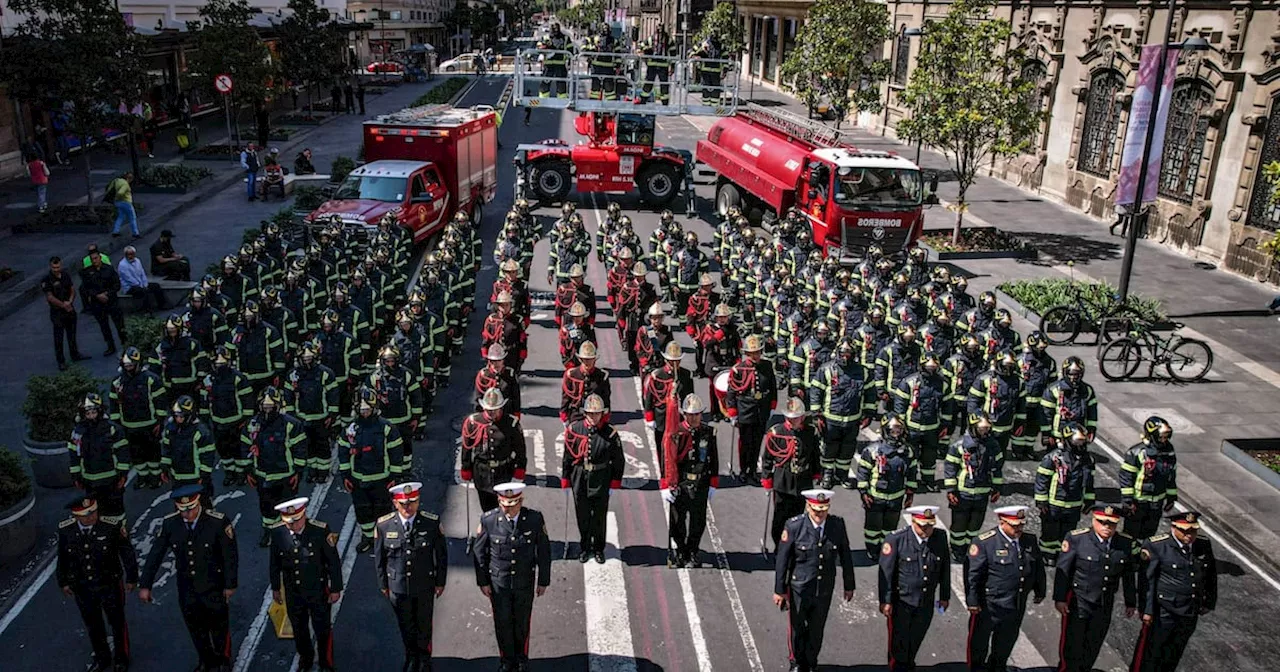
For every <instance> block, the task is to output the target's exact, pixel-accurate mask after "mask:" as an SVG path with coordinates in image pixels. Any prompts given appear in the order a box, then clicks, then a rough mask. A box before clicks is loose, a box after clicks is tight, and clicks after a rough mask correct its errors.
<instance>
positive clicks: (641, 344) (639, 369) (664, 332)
mask: <svg viewBox="0 0 1280 672" xmlns="http://www.w3.org/2000/svg"><path fill="white" fill-rule="evenodd" d="M645 313H646V317H647V318H648V323H647V324H645V325H644V326H641V327H640V328H639V329H637V330H636V343H635V347H634V348H632V349H631V350H632V351H631V352H630V353H628V354H629V355H630V356H631V357H632V360H631V372H632V373H639V374H642V375H646V376H647V375H649V372H651V371H653V370H654V369H656V368H658V367H659V366H662V362H661V361H660V359H659V358H660V357H661V353H663V352H665V351H666V348H667V344H669V343H672V342H674V341H675V338H676V337H675V335H674V334H672V333H671V327H669V326H667V325H666V324H665V323H664V319H665V318H666V316H667V314H666V312H665V311H664V310H663V309H662V304H661V303H660V302H658V301H654V302H653V304H652V305H650V306H649V310H647V311H645Z"/></svg>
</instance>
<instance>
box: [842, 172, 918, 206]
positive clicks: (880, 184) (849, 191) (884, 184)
mask: <svg viewBox="0 0 1280 672" xmlns="http://www.w3.org/2000/svg"><path fill="white" fill-rule="evenodd" d="M920 195H921V194H920V171H918V170H903V169H900V168H862V167H852V166H841V167H840V168H839V169H838V170H837V171H836V189H835V195H834V197H835V202H836V203H838V204H840V205H847V206H852V207H860V208H863V207H867V206H879V207H885V206H888V207H895V206H904V207H913V206H917V205H920Z"/></svg>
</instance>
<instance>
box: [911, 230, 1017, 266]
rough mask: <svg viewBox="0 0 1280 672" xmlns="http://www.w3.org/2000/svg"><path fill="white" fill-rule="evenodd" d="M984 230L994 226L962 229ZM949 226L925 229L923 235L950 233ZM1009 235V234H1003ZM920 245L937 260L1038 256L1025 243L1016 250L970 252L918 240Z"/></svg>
mask: <svg viewBox="0 0 1280 672" xmlns="http://www.w3.org/2000/svg"><path fill="white" fill-rule="evenodd" d="M984 230H996V231H998V230H999V229H997V228H996V227H994V226H967V227H965V228H964V231H968V232H980V231H984ZM951 231H952V230H951V228H946V229H925V230H924V234H923V235H925V236H929V235H950V234H951ZM1005 235H1010V234H1007V233H1006V234H1005ZM920 245H921V246H923V247H924V248H925V249H927V250H929V251H930V252H932V253H933V258H934V259H936V260H938V261H962V260H965V259H1035V258H1036V257H1038V256H1039V253H1038V252H1036V250H1035V249H1034V248H1031V247H1028V246H1027V245H1026V244H1025V243H1023V244H1022V245H1021V247H1019V248H1018V249H1016V250H973V251H970V252H942V251H939V250H937V249H934V248H933V247H932V246H931V245H929V244H928V243H926V242H924V240H923V239H921V241H920Z"/></svg>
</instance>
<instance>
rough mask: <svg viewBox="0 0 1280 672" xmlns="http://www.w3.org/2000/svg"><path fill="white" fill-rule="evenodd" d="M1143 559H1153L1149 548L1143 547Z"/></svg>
mask: <svg viewBox="0 0 1280 672" xmlns="http://www.w3.org/2000/svg"><path fill="white" fill-rule="evenodd" d="M1142 559H1143V560H1150V559H1151V551H1148V550H1147V549H1145V548H1144V549H1142Z"/></svg>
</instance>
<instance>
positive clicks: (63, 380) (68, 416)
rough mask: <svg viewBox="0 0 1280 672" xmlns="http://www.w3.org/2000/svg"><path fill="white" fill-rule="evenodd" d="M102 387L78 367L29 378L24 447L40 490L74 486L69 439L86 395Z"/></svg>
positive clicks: (23, 413) (24, 405)
mask: <svg viewBox="0 0 1280 672" xmlns="http://www.w3.org/2000/svg"><path fill="white" fill-rule="evenodd" d="M102 388H103V382H102V381H101V380H98V379H97V378H94V377H93V376H91V375H89V372H88V371H87V370H86V369H84V368H83V367H79V366H73V367H71V368H69V369H67V370H66V371H61V372H59V373H57V374H54V375H40V376H31V377H30V378H28V379H27V398H26V400H25V401H23V402H22V415H23V416H25V417H26V419H27V431H26V434H25V435H24V436H23V437H22V447H23V448H24V449H26V452H27V457H28V458H30V459H31V473H32V474H33V475H34V476H35V479H36V483H37V484H39V485H40V487H43V488H69V487H71V485H72V482H71V455H70V450H69V449H68V447H67V440H68V439H69V438H70V437H71V430H72V429H73V428H74V427H75V419H76V411H77V409H78V408H79V407H80V402H81V401H83V400H84V395H86V394H88V393H90V392H98V391H101V390H102Z"/></svg>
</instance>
